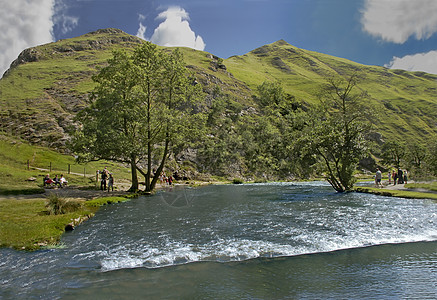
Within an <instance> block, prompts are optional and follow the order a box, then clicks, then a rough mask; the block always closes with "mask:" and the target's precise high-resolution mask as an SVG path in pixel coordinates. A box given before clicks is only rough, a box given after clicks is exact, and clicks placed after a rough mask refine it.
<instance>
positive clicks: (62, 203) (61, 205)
mask: <svg viewBox="0 0 437 300" xmlns="http://www.w3.org/2000/svg"><path fill="white" fill-rule="evenodd" d="M46 208H47V213H48V214H49V215H63V214H67V213H71V212H75V211H78V210H79V209H81V208H82V203H81V202H79V201H75V200H67V199H64V198H62V197H59V196H58V195H56V194H50V195H49V196H48V197H47V202H46Z"/></svg>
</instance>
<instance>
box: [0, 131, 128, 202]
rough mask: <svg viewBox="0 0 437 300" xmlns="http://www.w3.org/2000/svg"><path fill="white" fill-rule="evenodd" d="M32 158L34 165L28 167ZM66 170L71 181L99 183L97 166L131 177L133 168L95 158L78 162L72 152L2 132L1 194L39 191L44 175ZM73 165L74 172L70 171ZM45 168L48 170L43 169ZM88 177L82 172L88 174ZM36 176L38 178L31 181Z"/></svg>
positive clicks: (75, 183) (31, 163)
mask: <svg viewBox="0 0 437 300" xmlns="http://www.w3.org/2000/svg"><path fill="white" fill-rule="evenodd" d="M28 160H29V163H30V168H29V169H28V168H27V161H28ZM50 164H51V166H52V172H51V174H50V175H51V176H54V175H56V174H57V175H60V174H64V176H65V177H66V178H67V180H68V181H69V185H79V186H83V185H84V186H88V185H94V183H95V176H94V174H95V172H96V170H99V169H100V170H101V169H103V167H104V166H107V167H108V170H110V171H111V172H113V173H114V174H115V175H114V176H115V177H116V178H117V180H120V179H130V174H129V168H124V167H123V166H120V165H118V164H115V163H111V162H103V161H102V162H91V163H88V164H76V163H75V161H74V157H73V156H71V155H65V154H60V153H58V152H56V151H53V150H49V149H47V148H44V147H39V146H32V145H29V144H28V143H26V142H24V141H19V140H18V141H17V140H16V139H15V138H10V137H6V136H4V135H0V194H15V193H27V194H29V193H35V192H38V190H41V189H42V179H43V177H44V175H45V174H47V173H49V171H48V170H49V169H50ZM68 165H70V172H71V174H67V172H68ZM40 169H44V170H40ZM84 170H85V175H86V176H85V177H84V176H83V175H82V174H84ZM30 177H34V178H36V181H27V179H28V178H30Z"/></svg>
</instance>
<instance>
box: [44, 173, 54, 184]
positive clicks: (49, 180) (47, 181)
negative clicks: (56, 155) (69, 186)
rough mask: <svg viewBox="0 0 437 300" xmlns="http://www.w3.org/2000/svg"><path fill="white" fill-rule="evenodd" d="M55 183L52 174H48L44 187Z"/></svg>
mask: <svg viewBox="0 0 437 300" xmlns="http://www.w3.org/2000/svg"><path fill="white" fill-rule="evenodd" d="M52 183H53V180H51V179H50V174H47V175H46V176H45V177H44V186H48V185H51V184H52Z"/></svg>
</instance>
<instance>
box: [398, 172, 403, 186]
mask: <svg viewBox="0 0 437 300" xmlns="http://www.w3.org/2000/svg"><path fill="white" fill-rule="evenodd" d="M398 183H399V184H403V183H404V172H402V169H401V168H399V169H398Z"/></svg>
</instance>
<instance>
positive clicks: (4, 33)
mask: <svg viewBox="0 0 437 300" xmlns="http://www.w3.org/2000/svg"><path fill="white" fill-rule="evenodd" d="M54 2H55V0H33V1H28V0H14V1H9V0H0V6H1V10H0V28H1V30H0V75H1V74H3V73H4V72H5V71H6V70H7V69H8V68H9V65H10V64H11V62H12V61H13V60H14V59H16V58H17V57H18V54H20V52H21V51H22V50H24V49H25V48H28V47H32V46H36V45H40V44H44V43H48V42H52V41H53V40H54V38H53V33H52V28H53V20H52V16H53V11H54Z"/></svg>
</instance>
